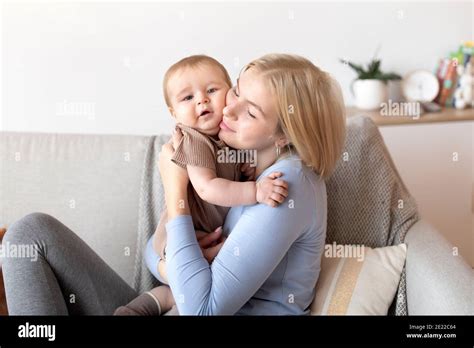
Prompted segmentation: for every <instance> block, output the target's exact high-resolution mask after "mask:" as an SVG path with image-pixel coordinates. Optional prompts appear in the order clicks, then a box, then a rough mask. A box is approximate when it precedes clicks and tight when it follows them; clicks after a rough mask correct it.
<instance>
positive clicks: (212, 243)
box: [196, 227, 226, 264]
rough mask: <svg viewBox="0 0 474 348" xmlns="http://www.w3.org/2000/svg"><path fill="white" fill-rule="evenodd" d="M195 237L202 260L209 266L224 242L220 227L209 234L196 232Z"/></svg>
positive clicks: (224, 238)
mask: <svg viewBox="0 0 474 348" xmlns="http://www.w3.org/2000/svg"><path fill="white" fill-rule="evenodd" d="M196 237H197V240H198V243H199V246H200V247H201V251H202V254H203V256H204V258H205V259H206V260H207V262H208V263H209V264H211V263H212V261H214V258H215V257H216V256H217V254H218V253H219V250H221V248H222V246H223V245H224V242H225V240H226V237H224V236H223V235H222V227H218V228H216V229H215V230H214V232H211V233H206V232H204V231H196Z"/></svg>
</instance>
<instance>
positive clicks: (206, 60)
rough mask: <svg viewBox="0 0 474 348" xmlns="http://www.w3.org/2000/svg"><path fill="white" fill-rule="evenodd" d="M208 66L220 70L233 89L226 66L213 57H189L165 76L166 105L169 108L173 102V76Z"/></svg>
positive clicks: (170, 68) (171, 67)
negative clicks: (171, 79) (186, 70)
mask: <svg viewBox="0 0 474 348" xmlns="http://www.w3.org/2000/svg"><path fill="white" fill-rule="evenodd" d="M206 64H207V65H210V66H213V67H216V68H218V69H219V70H220V71H221V72H222V74H223V75H224V80H225V82H226V83H227V85H228V86H229V88H230V87H232V81H231V79H230V76H229V73H228V72H227V70H226V69H225V68H224V66H223V65H222V64H221V63H219V62H218V61H217V60H215V59H214V58H212V57H209V56H206V55H202V54H199V55H194V56H189V57H186V58H183V59H181V60H180V61H178V62H176V63H174V64H173V65H172V66H170V67H169V69H168V70H167V71H166V73H165V76H164V78H163V94H164V97H165V102H166V105H167V106H168V107H170V106H171V101H170V98H169V95H168V81H169V79H170V78H171V77H172V76H173V74H175V73H176V72H177V71H178V70H180V69H184V68H195V67H198V66H202V65H206Z"/></svg>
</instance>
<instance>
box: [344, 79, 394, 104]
mask: <svg viewBox="0 0 474 348" xmlns="http://www.w3.org/2000/svg"><path fill="white" fill-rule="evenodd" d="M352 91H353V93H354V97H355V104H356V107H357V108H359V109H363V110H374V109H378V108H380V106H381V105H380V104H382V103H384V102H386V101H387V99H388V88H387V85H386V84H385V83H383V82H382V81H380V80H356V81H354V84H353V85H352Z"/></svg>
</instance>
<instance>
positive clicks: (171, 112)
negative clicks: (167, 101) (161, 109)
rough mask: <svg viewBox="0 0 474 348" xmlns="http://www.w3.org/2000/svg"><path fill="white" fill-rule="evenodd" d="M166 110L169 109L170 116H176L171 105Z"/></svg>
mask: <svg viewBox="0 0 474 348" xmlns="http://www.w3.org/2000/svg"><path fill="white" fill-rule="evenodd" d="M168 110H169V112H170V114H171V116H173V117H174V118H176V113H175V112H174V109H173V108H172V107H171V106H169V107H168Z"/></svg>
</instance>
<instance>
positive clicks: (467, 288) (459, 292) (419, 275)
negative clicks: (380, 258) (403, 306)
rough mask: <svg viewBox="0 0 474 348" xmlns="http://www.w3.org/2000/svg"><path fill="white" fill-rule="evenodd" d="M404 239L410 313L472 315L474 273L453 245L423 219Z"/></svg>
mask: <svg viewBox="0 0 474 348" xmlns="http://www.w3.org/2000/svg"><path fill="white" fill-rule="evenodd" d="M405 242H406V243H407V245H408V248H407V259H406V287H407V302H408V314H409V315H453V314H454V315H463V314H471V315H472V314H473V280H474V272H473V270H472V268H471V267H470V266H469V265H468V264H467V263H466V261H464V259H463V258H462V257H461V256H460V255H457V256H456V255H453V245H452V244H450V243H449V242H448V241H447V240H446V239H445V238H444V237H443V236H442V235H441V234H440V233H439V232H438V231H437V230H436V229H435V228H433V227H432V226H431V225H430V224H428V223H427V222H426V221H423V220H419V221H417V222H416V223H415V224H414V225H413V226H412V227H411V228H410V229H409V231H408V233H407V235H406V237H405Z"/></svg>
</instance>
